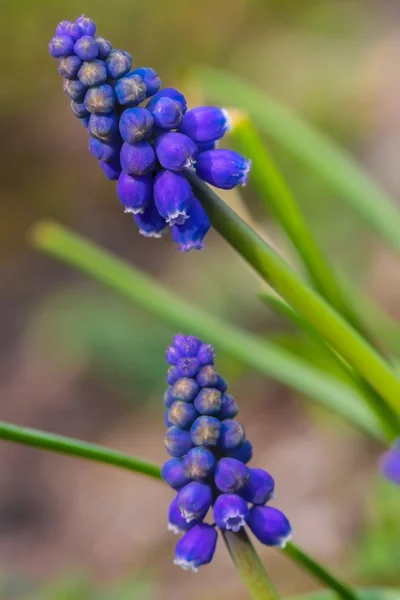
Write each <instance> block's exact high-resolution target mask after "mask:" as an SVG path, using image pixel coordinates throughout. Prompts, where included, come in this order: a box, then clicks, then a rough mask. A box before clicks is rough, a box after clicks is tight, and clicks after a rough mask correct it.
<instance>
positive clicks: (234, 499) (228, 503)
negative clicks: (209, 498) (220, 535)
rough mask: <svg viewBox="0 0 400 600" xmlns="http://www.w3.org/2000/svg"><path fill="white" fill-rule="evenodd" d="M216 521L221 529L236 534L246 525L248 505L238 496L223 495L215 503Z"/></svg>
mask: <svg viewBox="0 0 400 600" xmlns="http://www.w3.org/2000/svg"><path fill="white" fill-rule="evenodd" d="M213 514H214V521H215V523H216V524H217V526H218V527H219V528H220V529H227V530H231V531H234V532H235V533H236V532H237V531H239V530H240V528H241V527H244V526H245V525H246V520H247V517H248V516H249V509H248V506H247V503H246V502H245V501H244V500H243V498H241V497H240V496H236V494H221V495H220V496H218V498H217V499H216V501H215V504H214V509H213Z"/></svg>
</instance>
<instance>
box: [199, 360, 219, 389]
mask: <svg viewBox="0 0 400 600" xmlns="http://www.w3.org/2000/svg"><path fill="white" fill-rule="evenodd" d="M197 383H198V384H199V385H201V387H215V386H216V385H217V383H218V373H217V369H216V368H215V367H214V366H213V365H206V366H205V367H203V368H202V369H201V370H200V372H199V374H198V375H197Z"/></svg>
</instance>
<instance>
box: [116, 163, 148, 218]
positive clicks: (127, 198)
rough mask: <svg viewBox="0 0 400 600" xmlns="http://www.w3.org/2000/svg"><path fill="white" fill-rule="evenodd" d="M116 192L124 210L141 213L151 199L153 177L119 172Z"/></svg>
mask: <svg viewBox="0 0 400 600" xmlns="http://www.w3.org/2000/svg"><path fill="white" fill-rule="evenodd" d="M117 193H118V198H119V199H120V201H121V203H122V204H123V206H124V207H125V212H130V213H133V214H137V213H143V211H144V210H145V208H146V207H147V206H148V205H149V204H150V203H151V202H152V200H153V177H152V176H151V175H127V174H126V173H121V175H120V177H119V179H118V185H117Z"/></svg>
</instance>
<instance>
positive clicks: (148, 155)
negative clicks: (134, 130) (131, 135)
mask: <svg viewBox="0 0 400 600" xmlns="http://www.w3.org/2000/svg"><path fill="white" fill-rule="evenodd" d="M155 165H156V155H155V154H154V150H153V148H152V146H151V145H150V144H149V142H147V141H146V140H142V141H141V142H136V143H135V144H127V143H126V142H125V143H124V144H123V145H122V148H121V166H122V168H123V170H124V171H125V173H129V174H131V175H145V174H146V173H150V171H152V170H153V169H154V167H155ZM154 189H155V188H154Z"/></svg>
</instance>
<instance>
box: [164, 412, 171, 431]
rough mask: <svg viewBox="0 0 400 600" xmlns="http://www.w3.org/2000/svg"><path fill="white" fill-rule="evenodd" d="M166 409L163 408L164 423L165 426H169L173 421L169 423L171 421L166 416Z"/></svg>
mask: <svg viewBox="0 0 400 600" xmlns="http://www.w3.org/2000/svg"><path fill="white" fill-rule="evenodd" d="M168 413H169V411H168V410H164V425H165V427H171V425H173V423H171V421H170V420H169V418H168Z"/></svg>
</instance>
